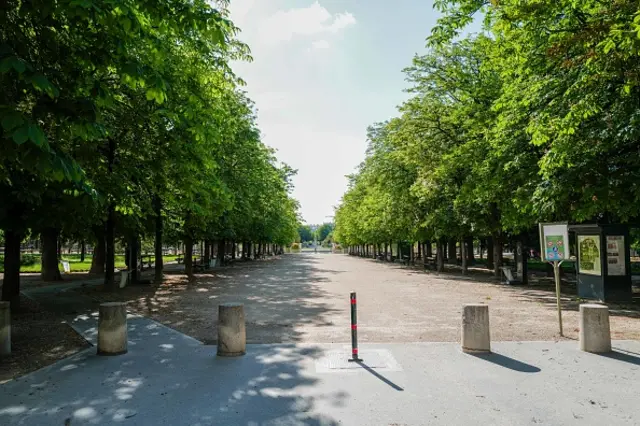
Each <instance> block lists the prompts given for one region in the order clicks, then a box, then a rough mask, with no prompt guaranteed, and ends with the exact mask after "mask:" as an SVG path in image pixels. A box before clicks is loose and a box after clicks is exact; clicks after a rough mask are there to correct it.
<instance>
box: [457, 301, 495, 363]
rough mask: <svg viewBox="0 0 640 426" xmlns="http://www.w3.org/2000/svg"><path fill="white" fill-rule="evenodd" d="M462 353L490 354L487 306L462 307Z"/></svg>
mask: <svg viewBox="0 0 640 426" xmlns="http://www.w3.org/2000/svg"><path fill="white" fill-rule="evenodd" d="M462 351H463V352H466V353H474V352H491V338H490V333H489V306H487V305H479V304H478V305H464V307H463V310H462Z"/></svg>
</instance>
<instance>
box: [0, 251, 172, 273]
mask: <svg viewBox="0 0 640 426" xmlns="http://www.w3.org/2000/svg"><path fill="white" fill-rule="evenodd" d="M177 258H178V256H174V255H167V256H163V260H164V261H165V262H174V261H175V260H176V259H177ZM91 259H92V256H91V255H90V254H88V255H86V256H85V257H84V262H81V261H80V255H79V254H63V255H62V260H65V261H68V262H69V267H70V268H71V272H87V271H89V269H90V268H91ZM145 260H146V259H145ZM151 260H152V261H154V260H155V256H151ZM116 268H118V269H124V268H126V265H125V263H124V256H116ZM0 272H4V257H3V256H0ZM20 272H40V255H39V254H28V253H23V254H22V266H21V267H20ZM60 272H63V269H62V265H60Z"/></svg>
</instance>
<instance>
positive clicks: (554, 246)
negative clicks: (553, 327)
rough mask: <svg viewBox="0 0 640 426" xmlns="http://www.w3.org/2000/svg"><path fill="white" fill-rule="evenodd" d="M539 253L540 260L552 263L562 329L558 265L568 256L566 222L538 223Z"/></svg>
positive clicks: (559, 322) (559, 320)
mask: <svg viewBox="0 0 640 426" xmlns="http://www.w3.org/2000/svg"><path fill="white" fill-rule="evenodd" d="M540 255H541V256H542V260H543V261H546V262H549V263H551V264H552V265H553V275H554V277H555V280H556V305H557V307H558V328H559V329H560V336H564V334H563V330H562V305H561V303H560V265H561V264H562V262H564V261H565V260H566V259H568V258H569V230H568V226H567V223H566V222H560V223H541V224H540Z"/></svg>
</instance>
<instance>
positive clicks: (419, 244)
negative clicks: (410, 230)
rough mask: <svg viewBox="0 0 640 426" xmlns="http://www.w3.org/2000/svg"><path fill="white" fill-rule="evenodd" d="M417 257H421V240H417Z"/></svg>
mask: <svg viewBox="0 0 640 426" xmlns="http://www.w3.org/2000/svg"><path fill="white" fill-rule="evenodd" d="M418 259H422V241H418Z"/></svg>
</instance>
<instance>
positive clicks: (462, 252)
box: [460, 238, 469, 275]
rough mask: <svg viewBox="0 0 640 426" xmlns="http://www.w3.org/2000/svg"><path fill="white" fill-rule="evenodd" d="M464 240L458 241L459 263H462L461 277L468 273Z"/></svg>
mask: <svg viewBox="0 0 640 426" xmlns="http://www.w3.org/2000/svg"><path fill="white" fill-rule="evenodd" d="M465 240H466V239H465V238H463V239H461V240H460V261H461V263H462V274H463V275H467V273H468V272H469V267H468V260H469V258H468V256H467V250H468V249H467V244H466V241H465Z"/></svg>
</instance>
